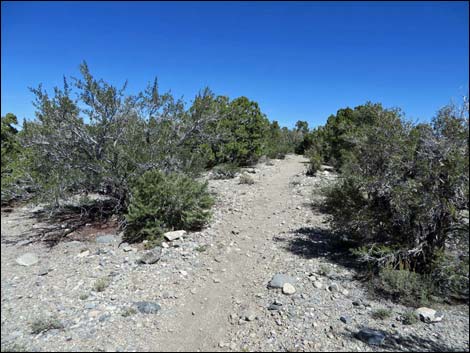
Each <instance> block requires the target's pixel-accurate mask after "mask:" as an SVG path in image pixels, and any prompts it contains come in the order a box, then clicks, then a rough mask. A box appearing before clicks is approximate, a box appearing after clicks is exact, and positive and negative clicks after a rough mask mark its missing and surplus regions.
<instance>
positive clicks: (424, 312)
mask: <svg viewBox="0 0 470 353" xmlns="http://www.w3.org/2000/svg"><path fill="white" fill-rule="evenodd" d="M414 314H415V316H416V317H417V318H418V319H420V320H421V321H423V322H426V323H432V322H439V321H442V319H443V318H444V313H442V312H439V311H436V310H434V309H430V308H426V307H421V308H418V309H416V310H415V312H414Z"/></svg>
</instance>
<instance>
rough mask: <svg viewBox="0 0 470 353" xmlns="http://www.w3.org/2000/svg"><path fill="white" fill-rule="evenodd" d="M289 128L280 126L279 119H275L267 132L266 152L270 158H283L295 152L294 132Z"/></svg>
mask: <svg viewBox="0 0 470 353" xmlns="http://www.w3.org/2000/svg"><path fill="white" fill-rule="evenodd" d="M293 133H294V132H293V131H290V130H289V129H287V128H282V129H281V128H280V126H279V123H278V122H277V121H273V122H272V123H271V124H270V126H269V131H268V132H267V134H266V143H265V153H266V156H267V157H269V158H273V159H274V158H276V159H283V158H284V157H285V156H286V154H288V153H292V152H294V147H295V146H294V144H293V142H292V140H293V139H292V134H293Z"/></svg>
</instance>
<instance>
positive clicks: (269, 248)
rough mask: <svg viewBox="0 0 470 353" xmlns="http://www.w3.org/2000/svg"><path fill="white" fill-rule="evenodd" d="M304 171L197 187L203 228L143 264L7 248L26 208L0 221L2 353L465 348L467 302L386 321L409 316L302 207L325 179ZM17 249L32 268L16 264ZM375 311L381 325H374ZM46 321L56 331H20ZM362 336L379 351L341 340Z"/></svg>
mask: <svg viewBox="0 0 470 353" xmlns="http://www.w3.org/2000/svg"><path fill="white" fill-rule="evenodd" d="M304 162H305V160H304V159H303V158H302V157H299V156H287V158H286V159H284V160H276V161H274V163H273V165H266V164H261V165H259V166H257V167H256V168H251V169H250V170H249V171H250V172H252V173H251V174H250V175H251V176H252V177H253V178H254V180H255V183H254V184H253V185H248V184H239V183H238V178H235V179H231V180H210V182H209V186H210V189H211V191H213V192H214V193H216V197H217V203H216V206H215V208H214V217H213V221H212V223H211V225H210V226H209V227H208V228H206V229H204V230H203V231H201V232H194V233H189V234H187V235H186V236H185V237H184V238H183V239H179V240H175V241H173V242H171V243H169V247H168V248H164V249H163V250H162V254H161V259H160V260H159V261H158V262H157V263H155V264H151V265H148V264H144V265H141V264H137V263H136V260H137V259H139V258H140V257H141V256H142V254H143V253H144V250H142V249H141V247H139V246H134V245H132V246H130V247H126V246H124V247H123V246H121V247H118V244H119V242H120V239H119V236H118V235H117V234H115V232H114V233H112V232H111V235H112V237H108V238H109V239H107V238H101V239H105V242H104V243H99V242H97V241H95V239H94V237H93V238H90V239H88V241H68V242H62V243H60V244H59V245H57V246H55V247H53V248H52V249H49V248H47V247H46V246H44V245H42V244H39V243H33V244H26V242H24V243H21V240H22V239H24V238H25V237H26V235H29V234H34V232H35V229H37V228H38V227H39V226H40V225H38V223H37V221H36V220H35V219H34V218H33V217H31V214H32V211H33V209H32V208H29V207H26V208H18V209H15V210H13V212H10V213H4V212H2V244H1V255H2V256H1V265H2V269H1V286H2V294H1V308H2V314H1V338H2V350H5V349H16V350H33V351H87V350H90V351H197V350H200V351H230V350H232V351H240V350H243V351H260V350H262V351H312V350H318V351H332V350H339V351H383V350H387V351H397V350H399V351H417V350H420V351H436V350H441V351H450V350H460V351H461V350H465V351H468V349H469V340H468V334H469V318H468V306H464V305H462V306H442V307H439V308H436V309H439V310H441V311H443V312H444V320H443V321H441V322H439V323H436V324H425V323H422V322H419V323H416V324H414V325H403V324H402V323H401V322H400V321H397V318H399V317H400V315H401V314H403V313H404V312H406V311H407V310H410V309H411V308H406V307H403V306H400V305H396V304H394V303H391V302H388V301H384V300H381V299H373V298H370V297H369V296H368V294H367V290H366V286H367V284H366V283H362V282H359V281H357V280H356V279H355V278H356V277H355V272H354V270H353V269H351V268H350V267H348V266H346V262H345V261H344V260H345V259H344V258H342V257H341V254H340V253H338V252H337V249H335V248H332V247H331V246H330V245H328V244H329V242H328V236H329V234H328V224H327V223H326V221H325V216H324V215H323V214H321V213H319V212H318V211H312V209H311V206H310V203H311V201H312V199H315V198H317V197H319V196H318V195H319V193H318V191H317V192H315V190H317V189H318V188H320V187H321V186H322V185H324V184H325V183H328V182H330V181H331V180H333V179H334V175H331V174H329V173H328V172H323V173H320V174H319V176H317V177H307V176H305V168H306V167H305V164H304ZM109 232H110V230H109V229H108V230H107V229H103V230H102V231H100V232H99V234H98V235H105V234H109ZM71 236H73V234H72V235H71ZM109 240H111V242H106V241H109ZM18 241H20V243H18ZM25 253H34V254H35V255H37V257H38V262H37V264H34V265H32V266H21V265H19V264H18V263H17V262H16V259H17V258H18V257H19V256H20V255H23V254H25ZM275 274H285V275H288V276H290V277H292V280H291V282H292V285H293V286H294V288H295V293H294V294H291V295H287V294H283V292H282V289H277V288H268V282H269V281H270V280H271V278H272V277H273V276H274V275H275ZM100 286H101V288H100ZM99 289H102V291H98V290H99ZM137 302H147V303H148V304H146V305H145V308H147V309H146V310H150V309H149V308H154V310H155V311H158V312H156V313H142V312H140V311H139V308H140V309H142V305H141V304H139V305H140V306H139V305H137V304H136V303H137ZM154 304H158V305H159V306H160V307H161V309H158V307H157V306H154ZM272 304H274V306H273V305H272ZM281 304H282V305H281ZM270 306H271V307H270ZM377 309H389V310H390V313H391V315H390V317H389V318H386V319H383V320H380V319H374V318H373V317H372V315H371V313H372V312H374V311H375V310H377ZM142 310H143V309H142ZM144 311H145V310H144ZM53 319H55V320H56V322H58V323H59V324H60V325H52V324H50V325H49V326H50V329H49V330H47V331H43V332H40V333H32V331H33V328H34V327H36V326H37V324H38V322H46V323H51V322H54V321H52V320H53ZM54 327H56V328H54ZM363 327H368V328H372V329H376V330H381V331H382V332H384V334H385V336H386V339H385V341H384V343H383V344H382V346H380V347H377V346H371V345H368V344H365V343H363V342H362V341H360V340H358V339H357V338H355V337H354V333H356V332H357V331H359V330H360V329H361V328H363Z"/></svg>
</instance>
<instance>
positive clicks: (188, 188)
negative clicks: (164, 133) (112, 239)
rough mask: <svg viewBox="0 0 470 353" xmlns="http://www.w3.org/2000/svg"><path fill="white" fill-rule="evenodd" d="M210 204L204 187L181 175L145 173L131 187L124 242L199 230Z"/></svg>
mask: <svg viewBox="0 0 470 353" xmlns="http://www.w3.org/2000/svg"><path fill="white" fill-rule="evenodd" d="M212 204H213V199H212V197H211V196H210V195H209V193H208V191H207V183H200V182H197V181H194V180H193V179H191V178H190V177H188V176H185V175H183V174H176V173H170V174H164V173H162V172H160V171H157V170H152V171H148V172H146V173H144V174H143V175H142V176H141V177H140V178H138V179H137V180H136V182H135V183H134V185H133V187H132V194H131V199H130V204H129V207H128V210H127V214H126V221H127V228H126V231H125V236H124V240H125V241H127V242H137V241H142V240H144V239H159V238H161V236H162V234H163V231H164V230H174V229H185V230H194V229H200V228H202V227H203V226H204V225H205V224H206V223H207V221H208V220H209V218H210V215H211V213H210V208H211V206H212Z"/></svg>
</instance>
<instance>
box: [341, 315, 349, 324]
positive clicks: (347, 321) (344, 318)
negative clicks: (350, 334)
mask: <svg viewBox="0 0 470 353" xmlns="http://www.w3.org/2000/svg"><path fill="white" fill-rule="evenodd" d="M339 319H340V320H341V321H342V322H343V323H345V324H349V323H351V318H350V317H349V316H341V317H340V318H339Z"/></svg>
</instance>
